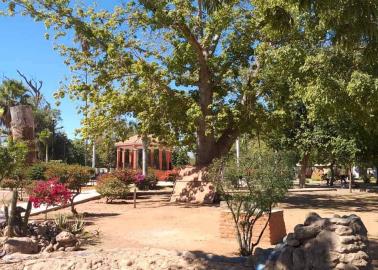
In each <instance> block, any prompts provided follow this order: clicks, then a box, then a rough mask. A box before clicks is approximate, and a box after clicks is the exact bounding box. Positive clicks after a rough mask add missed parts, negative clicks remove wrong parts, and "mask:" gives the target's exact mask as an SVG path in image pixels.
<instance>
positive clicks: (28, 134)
mask: <svg viewBox="0 0 378 270" xmlns="http://www.w3.org/2000/svg"><path fill="white" fill-rule="evenodd" d="M10 114H11V119H12V121H11V132H12V138H13V140H14V141H16V140H23V141H25V142H26V143H27V144H28V148H29V152H28V154H27V157H26V162H27V163H28V164H31V163H33V162H35V161H36V159H37V155H36V150H35V142H34V139H35V134H34V117H33V112H32V108H31V107H30V106H28V105H18V106H14V107H11V108H10Z"/></svg>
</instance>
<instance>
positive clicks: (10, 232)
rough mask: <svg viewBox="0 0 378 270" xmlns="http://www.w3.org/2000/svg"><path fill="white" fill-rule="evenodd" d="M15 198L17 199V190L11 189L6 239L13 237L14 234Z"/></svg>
mask: <svg viewBox="0 0 378 270" xmlns="http://www.w3.org/2000/svg"><path fill="white" fill-rule="evenodd" d="M17 198H18V192H17V189H13V192H12V202H11V209H10V214H9V218H8V231H7V233H8V235H7V236H8V237H13V236H15V235H14V233H15V221H16V207H17Z"/></svg>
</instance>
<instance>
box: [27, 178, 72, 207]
mask: <svg viewBox="0 0 378 270" xmlns="http://www.w3.org/2000/svg"><path fill="white" fill-rule="evenodd" d="M71 196H72V193H71V192H70V190H69V189H67V188H66V187H65V186H64V184H62V183H59V182H58V179H57V178H51V179H49V180H48V181H38V182H37V183H36V185H35V187H34V188H33V189H32V191H31V194H30V196H29V200H30V201H31V202H32V203H33V206H34V207H40V206H41V205H42V204H45V205H46V207H48V206H53V205H66V204H67V203H68V202H69V201H70V199H71Z"/></svg>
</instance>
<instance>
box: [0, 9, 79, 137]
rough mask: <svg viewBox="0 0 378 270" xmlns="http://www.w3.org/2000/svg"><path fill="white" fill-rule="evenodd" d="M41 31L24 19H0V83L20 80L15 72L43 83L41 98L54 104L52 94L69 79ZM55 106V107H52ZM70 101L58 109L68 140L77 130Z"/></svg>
mask: <svg viewBox="0 0 378 270" xmlns="http://www.w3.org/2000/svg"><path fill="white" fill-rule="evenodd" d="M44 33H45V27H44V25H43V24H41V23H35V22H34V21H33V20H32V19H30V18H28V17H21V16H16V17H2V16H0V35H1V36H0V80H2V79H3V78H4V77H8V78H15V79H21V77H20V76H19V75H18V74H17V69H18V70H20V71H21V72H22V73H24V74H25V75H26V76H27V77H29V78H34V79H36V80H42V81H43V88H42V91H43V94H44V95H45V97H46V98H47V100H48V101H49V102H50V103H52V104H55V100H54V98H53V93H54V92H55V90H57V89H58V87H59V84H60V81H64V79H65V77H67V76H69V74H70V73H69V69H68V67H67V66H66V65H65V64H64V62H63V58H62V57H61V56H60V55H59V53H58V52H57V51H54V49H53V42H52V41H49V40H46V39H45V38H44ZM54 106H55V105H54ZM76 106H77V104H75V103H74V102H73V101H72V100H69V99H64V100H62V103H61V105H60V107H59V109H60V110H61V113H62V119H63V120H62V123H61V124H62V126H63V128H64V130H65V132H66V133H67V135H68V136H69V137H70V138H73V137H74V130H75V129H76V128H78V127H80V119H81V116H80V115H78V114H77V112H76Z"/></svg>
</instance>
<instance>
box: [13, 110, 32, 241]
mask: <svg viewBox="0 0 378 270" xmlns="http://www.w3.org/2000/svg"><path fill="white" fill-rule="evenodd" d="M10 115H11V133H12V139H13V140H14V141H17V140H23V141H25V142H26V143H27V145H28V149H29V151H28V153H27V156H26V163H28V164H32V163H34V162H35V161H36V160H37V155H36V148H35V134H34V117H33V111H32V108H31V106H29V105H18V106H14V107H10ZM17 199H18V192H17V190H16V189H14V190H13V196H12V202H11V212H10V215H9V219H8V226H9V228H8V229H9V230H8V231H9V234H14V230H15V222H16V207H17ZM28 206H29V205H28ZM30 206H31V204H30ZM30 210H31V209H30ZM20 225H22V224H20ZM9 236H12V235H9Z"/></svg>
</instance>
